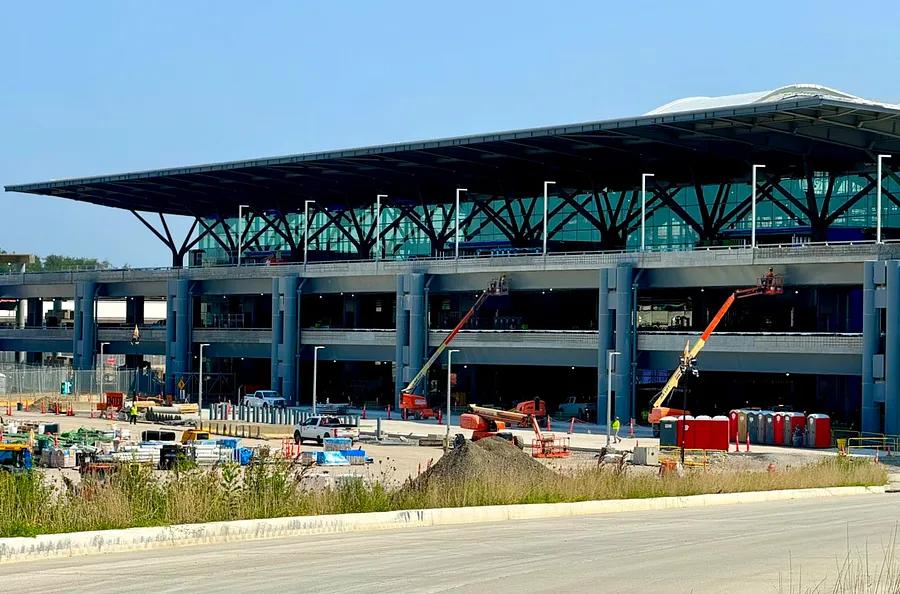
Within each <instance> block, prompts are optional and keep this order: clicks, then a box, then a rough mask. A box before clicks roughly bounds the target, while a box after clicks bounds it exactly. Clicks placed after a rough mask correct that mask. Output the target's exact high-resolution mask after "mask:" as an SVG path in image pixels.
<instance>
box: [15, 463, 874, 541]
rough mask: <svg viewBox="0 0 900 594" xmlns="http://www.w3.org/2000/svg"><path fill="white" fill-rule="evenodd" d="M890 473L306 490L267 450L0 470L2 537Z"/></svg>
mask: <svg viewBox="0 0 900 594" xmlns="http://www.w3.org/2000/svg"><path fill="white" fill-rule="evenodd" d="M886 478H887V477H886V473H885V471H884V469H883V468H882V467H881V466H876V465H873V464H871V463H868V462H859V461H852V460H846V459H837V458H835V459H829V460H826V461H824V462H820V463H817V464H812V465H809V466H803V467H798V468H792V469H788V470H785V471H781V472H776V473H767V472H740V473H731V474H727V473H707V472H702V471H697V472H691V473H688V474H687V475H686V476H684V477H678V476H669V477H664V478H659V477H656V476H647V475H641V476H638V475H634V476H632V475H630V474H629V473H628V472H627V470H625V469H620V470H603V469H601V468H595V469H591V470H586V471H580V472H577V473H575V474H573V475H570V476H560V475H556V474H548V475H546V476H544V477H542V478H538V479H536V478H535V477H533V476H531V477H527V478H526V479H523V477H522V476H521V475H519V474H516V473H515V472H514V471H512V470H506V471H502V470H501V471H499V472H497V473H494V474H490V475H487V476H486V475H479V476H477V477H475V478H473V479H471V480H469V479H463V480H459V479H456V480H453V481H447V480H433V481H428V482H426V483H424V484H422V483H413V482H410V483H407V484H406V485H403V486H401V487H389V486H385V485H384V484H383V483H380V482H376V483H374V484H367V483H365V482H364V481H362V480H351V481H347V482H343V483H341V484H340V486H338V487H335V488H331V489H324V490H317V491H310V490H307V489H304V488H303V486H302V484H301V483H302V480H301V479H302V471H301V470H300V469H299V468H298V467H295V466H292V465H291V464H289V463H286V462H283V461H280V460H276V459H266V458H265V457H263V459H262V460H260V461H259V462H258V463H254V464H252V465H250V466H248V467H246V468H244V469H242V468H239V467H236V466H233V465H226V466H222V467H219V468H213V469H207V470H199V469H195V468H194V469H180V470H176V471H174V472H173V473H170V474H169V475H168V476H167V477H166V478H165V479H160V478H159V477H158V476H157V475H155V474H154V472H153V471H152V470H150V469H147V468H146V467H141V466H137V465H134V466H125V467H123V468H122V470H121V471H120V472H119V473H117V474H115V475H113V476H111V477H110V478H108V479H107V480H105V481H96V480H92V479H85V481H84V482H83V483H82V484H81V485H71V484H69V485H66V486H65V487H64V488H63V489H61V490H57V491H54V490H53V489H52V488H50V487H48V486H47V485H46V484H45V483H44V482H43V481H42V479H41V475H40V474H39V473H37V472H33V473H27V474H19V475H12V474H5V473H0V537H2V536H31V535H35V534H44V533H58V532H73V531H81V530H101V529H109V528H127V527H134V526H159V525H171V524H186V523H196V522H210V521H221V520H239V519H250V518H271V517H284V516H302V515H318V514H335V513H358V512H372V511H391V510H401V509H422V508H436V507H459V506H473V505H499V504H519V503H556V502H567V501H586V500H600V499H625V498H646V497H665V496H683V495H698V494H703V493H733V492H742V491H764V490H777V489H797V488H811V487H829V486H854V485H858V486H867V485H883V484H885V482H886Z"/></svg>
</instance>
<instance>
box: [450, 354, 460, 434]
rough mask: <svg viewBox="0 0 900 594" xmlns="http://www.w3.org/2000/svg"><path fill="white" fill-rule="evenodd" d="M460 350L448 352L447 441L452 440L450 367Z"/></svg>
mask: <svg viewBox="0 0 900 594" xmlns="http://www.w3.org/2000/svg"><path fill="white" fill-rule="evenodd" d="M458 352H459V349H450V350H449V351H447V439H450V377H451V370H450V366H451V365H453V353H458Z"/></svg>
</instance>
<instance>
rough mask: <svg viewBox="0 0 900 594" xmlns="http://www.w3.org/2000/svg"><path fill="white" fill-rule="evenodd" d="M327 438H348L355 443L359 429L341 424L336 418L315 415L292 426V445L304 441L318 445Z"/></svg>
mask: <svg viewBox="0 0 900 594" xmlns="http://www.w3.org/2000/svg"><path fill="white" fill-rule="evenodd" d="M328 437H349V438H350V439H351V440H353V441H356V440H357V439H359V427H357V426H356V425H349V424H347V423H343V422H341V419H340V418H338V417H332V416H327V415H316V416H314V417H309V418H308V419H306V420H305V421H303V422H302V423H298V424H297V425H294V443H296V444H297V445H299V444H301V443H303V442H304V441H315V442H316V443H318V444H319V445H321V444H322V440H323V439H325V438H328Z"/></svg>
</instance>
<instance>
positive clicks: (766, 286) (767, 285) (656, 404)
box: [649, 269, 784, 424]
mask: <svg viewBox="0 0 900 594" xmlns="http://www.w3.org/2000/svg"><path fill="white" fill-rule="evenodd" d="M783 285H784V278H783V277H780V276H777V275H775V273H774V272H773V271H772V270H771V269H769V273H768V274H767V275H766V276H763V277H761V278H760V279H759V282H758V284H757V285H756V286H755V287H750V288H748V289H738V290H737V291H735V292H733V293H732V294H731V295H729V296H728V299H726V300H725V303H723V304H722V307H720V308H719V311H718V312H717V313H716V315H715V316H713V319H712V320H711V321H710V322H709V324H708V325H707V326H706V329H705V330H704V331H703V334H701V335H700V338H698V339H697V342H695V343H694V346H692V347H691V348H690V349H688V347H687V345H685V353H684V355H685V356H686V357H687V358H688V359H694V358H696V357H697V355H699V354H700V351H702V350H703V347H704V346H706V342H707V341H708V340H709V337H710V335H712V333H713V332H715V330H716V327H717V326H718V325H719V322H721V321H722V318H724V317H725V314H726V313H728V310H729V309H731V306H732V305H733V304H734V302H735V300H737V299H743V298H745V297H755V296H756V295H780V294H781V293H782V292H783ZM683 373H684V372H683V371H682V370H681V366H678V367H676V368H675V371H673V372H672V375H671V376H670V377H669V381H667V382H666V384H665V385H664V386H663V387H662V390H660V391H659V394H657V395H656V397H655V398H654V399H653V402H651V405H652V408H653V410H652V411H651V413H650V419H649V420H650V423H651V424H656V423H658V422H659V418H658V417H661V416H662V412H661V407H662V406H663V404H664V403H665V402H666V400H668V398H669V396H671V394H672V392H673V391H674V390H675V388H677V387H678V383H679V382H680V381H681V376H682V375H683ZM673 412H674V413H675V414H676V415H679V414H686V413H685V412H684V411H673Z"/></svg>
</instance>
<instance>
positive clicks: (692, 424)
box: [677, 416, 731, 452]
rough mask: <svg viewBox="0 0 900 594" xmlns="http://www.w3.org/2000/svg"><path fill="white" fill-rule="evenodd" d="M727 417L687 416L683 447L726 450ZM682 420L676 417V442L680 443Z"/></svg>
mask: <svg viewBox="0 0 900 594" xmlns="http://www.w3.org/2000/svg"><path fill="white" fill-rule="evenodd" d="M730 425H731V423H730V421H729V419H728V417H724V416H719V417H715V418H710V417H705V416H704V417H697V418H693V417H687V432H686V433H685V443H684V447H685V448H687V449H689V450H720V451H726V452H727V451H728V444H729V436H728V432H729V427H730ZM682 426H683V421H682V420H681V417H679V418H678V442H677V445H679V446H680V445H681V433H682Z"/></svg>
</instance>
